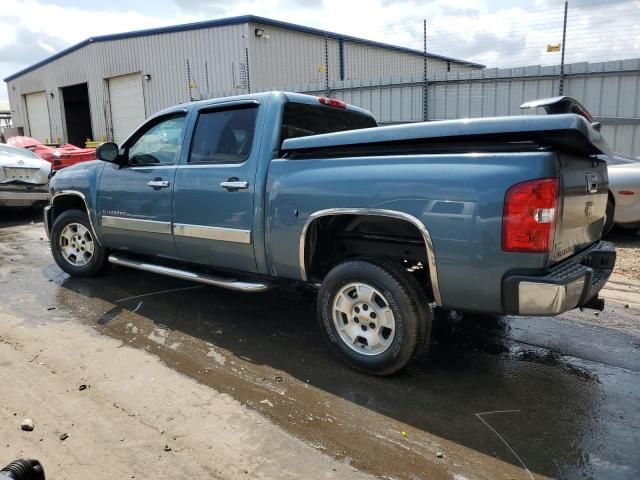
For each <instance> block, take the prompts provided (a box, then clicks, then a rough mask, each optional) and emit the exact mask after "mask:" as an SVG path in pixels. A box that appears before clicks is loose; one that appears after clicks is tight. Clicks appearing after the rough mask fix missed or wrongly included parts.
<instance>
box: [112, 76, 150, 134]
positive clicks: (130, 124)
mask: <svg viewBox="0 0 640 480" xmlns="http://www.w3.org/2000/svg"><path fill="white" fill-rule="evenodd" d="M109 99H110V101H111V125H112V128H113V141H114V142H116V143H117V144H118V145H120V144H121V143H122V142H124V141H125V140H126V139H127V137H128V136H129V135H130V134H131V133H132V132H133V131H134V130H135V129H136V128H137V127H139V126H140V124H141V123H142V122H144V119H145V114H144V97H143V94H142V75H141V74H139V73H136V74H134V75H125V76H123V77H116V78H110V79H109Z"/></svg>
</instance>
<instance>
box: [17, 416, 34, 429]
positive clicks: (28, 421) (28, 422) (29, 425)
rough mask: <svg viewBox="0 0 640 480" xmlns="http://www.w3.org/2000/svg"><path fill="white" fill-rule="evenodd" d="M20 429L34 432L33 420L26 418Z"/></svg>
mask: <svg viewBox="0 0 640 480" xmlns="http://www.w3.org/2000/svg"><path fill="white" fill-rule="evenodd" d="M20 428H21V429H22V430H24V431H25V432H31V431H33V428H34V426H33V420H31V419H30V418H25V419H24V420H23V421H22V423H21V424H20Z"/></svg>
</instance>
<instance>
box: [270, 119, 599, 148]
mask: <svg viewBox="0 0 640 480" xmlns="http://www.w3.org/2000/svg"><path fill="white" fill-rule="evenodd" d="M463 142H469V143H470V144H474V145H475V144H478V143H481V142H491V143H493V144H495V143H496V142H500V143H504V144H516V145H517V144H518V143H522V142H528V143H534V144H536V145H538V146H540V147H550V148H554V149H557V150H562V151H566V152H570V153H576V154H586V155H593V154H605V155H611V151H610V149H609V146H608V145H607V142H606V141H605V140H604V138H603V137H602V135H601V133H600V132H599V131H598V130H596V129H595V128H593V127H592V126H591V124H590V123H589V122H588V121H587V120H586V119H585V118H584V117H582V116H580V115H576V114H560V115H526V116H525V115H523V116H514V117H490V118H474V119H462V120H442V121H434V122H420V123H410V124H402V125H392V126H387V127H377V128H366V129H361V130H350V131H346V132H338V133H328V134H323V135H313V136H308V137H299V138H291V139H287V140H285V141H284V142H283V143H282V151H283V153H285V154H287V153H288V154H290V155H296V154H302V155H304V154H318V153H322V152H324V151H325V150H330V151H331V152H334V153H339V152H340V151H341V150H344V151H345V153H346V152H348V151H350V150H351V151H353V150H354V148H355V150H358V149H362V148H363V147H365V146H367V145H368V146H370V147H375V146H381V147H384V146H385V145H387V146H389V145H391V144H393V145H407V144H420V145H422V146H428V145H429V144H434V145H435V144H437V145H442V144H444V143H449V144H452V145H453V144H455V145H458V146H463ZM358 147H360V148H358Z"/></svg>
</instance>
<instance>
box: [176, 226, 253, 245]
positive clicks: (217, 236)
mask: <svg viewBox="0 0 640 480" xmlns="http://www.w3.org/2000/svg"><path fill="white" fill-rule="evenodd" d="M173 234H174V235H178V236H180V237H191V238H203V239H206V240H220V241H222V242H232V243H242V244H244V245H251V230H241V229H236V228H223V227H206V226H204V225H189V224H187V223H174V224H173Z"/></svg>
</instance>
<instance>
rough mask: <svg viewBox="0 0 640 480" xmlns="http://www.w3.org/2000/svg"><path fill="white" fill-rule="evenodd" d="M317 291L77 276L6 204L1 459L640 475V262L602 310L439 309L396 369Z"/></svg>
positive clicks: (166, 468) (244, 472) (145, 471)
mask: <svg viewBox="0 0 640 480" xmlns="http://www.w3.org/2000/svg"><path fill="white" fill-rule="evenodd" d="M612 239H613V241H614V242H616V243H617V244H624V242H627V240H625V239H624V238H622V239H620V238H617V237H615V236H614V237H613V238H612ZM633 241H634V239H631V240H628V242H633ZM623 248H627V247H626V246H624V247H623ZM629 248H630V249H631V248H633V247H629ZM624 255H626V253H625V254H624ZM620 258H621V259H622V258H623V257H620ZM624 258H626V257H624ZM625 261H626V260H620V261H619V262H618V267H619V268H620V264H621V263H624V262H625ZM314 295H315V294H314V292H312V291H310V290H308V289H304V288H297V287H283V288H277V289H274V290H273V291H270V292H266V293H264V294H256V296H248V295H247V294H241V293H238V292H229V291H225V290H221V289H216V288H213V287H206V286H201V285H194V284H191V283H188V282H182V281H178V280H175V279H171V278H167V277H161V276H156V275H151V274H147V273H144V272H137V271H133V270H127V269H123V268H113V269H111V270H110V271H109V272H108V273H107V274H106V275H104V276H102V277H99V278H95V279H74V278H70V277H68V276H67V275H65V274H64V273H62V272H61V271H60V270H59V269H58V267H57V266H56V265H55V264H54V263H53V261H52V259H51V255H50V253H49V249H48V244H47V241H46V239H44V238H43V232H42V225H41V223H39V217H37V216H34V218H33V223H32V220H31V219H29V218H16V219H15V221H9V222H6V221H5V222H4V223H3V222H2V221H1V220H0V439H2V442H0V453H2V455H1V456H0V464H1V463H3V461H4V462H9V461H10V460H13V459H14V458H17V457H21V456H31V457H35V458H39V459H40V460H42V461H43V463H44V465H45V469H46V470H47V478H48V479H52V480H60V479H68V480H86V479H87V478H95V479H97V480H102V479H104V480H107V479H109V480H111V479H120V478H123V479H124V478H136V479H152V480H164V479H167V480H169V479H176V478H185V479H186V478H189V479H191V478H193V479H196V478H220V479H243V478H247V479H281V478H285V479H287V478H291V479H294V478H295V479H297V478H304V479H323V478H340V479H342V478H344V479H351V478H354V479H357V478H373V477H376V478H385V479H403V480H414V479H430V480H434V479H435V480H438V479H443V480H476V479H487V480H488V479H491V480H494V479H497V480H508V479H512V480H520V479H523V480H524V479H528V480H531V479H546V478H566V479H574V478H594V479H615V480H632V479H633V480H635V479H637V478H638V477H639V476H640V459H639V458H638V456H637V445H638V444H640V281H638V280H634V279H632V278H630V277H628V276H625V275H623V274H616V275H615V277H613V278H612V280H611V281H610V282H609V284H608V285H607V287H606V289H605V290H604V291H603V296H605V297H606V298H607V301H608V304H607V307H606V309H605V311H603V312H593V311H584V312H580V311H579V310H576V311H572V312H569V313H567V314H565V315H562V316H559V317H555V318H528V317H507V318H493V317H492V318H484V317H478V316H467V317H465V316H461V317H451V318H446V319H445V318H436V321H435V324H434V331H433V336H432V342H431V345H430V352H429V355H428V358H425V359H421V360H420V361H419V362H416V363H415V364H414V365H412V366H410V367H409V368H408V369H406V371H404V372H402V373H401V374H400V375H397V376H394V377H392V378H373V377H370V376H366V375H361V374H358V373H356V372H353V371H352V370H350V369H348V368H346V367H344V366H343V365H342V364H340V363H339V362H337V361H336V360H335V359H334V358H333V357H332V356H331V355H330V354H329V353H328V352H327V349H326V348H325V347H324V345H323V344H322V342H320V341H319V337H318V334H317V332H316V325H315V316H314ZM83 385H86V388H83V389H81V386H83ZM25 418H30V419H32V420H33V421H34V424H35V429H34V431H32V432H24V431H22V430H21V429H20V423H21V422H22V421H23V420H24V419H25ZM65 435H68V437H65Z"/></svg>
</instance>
